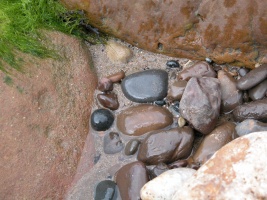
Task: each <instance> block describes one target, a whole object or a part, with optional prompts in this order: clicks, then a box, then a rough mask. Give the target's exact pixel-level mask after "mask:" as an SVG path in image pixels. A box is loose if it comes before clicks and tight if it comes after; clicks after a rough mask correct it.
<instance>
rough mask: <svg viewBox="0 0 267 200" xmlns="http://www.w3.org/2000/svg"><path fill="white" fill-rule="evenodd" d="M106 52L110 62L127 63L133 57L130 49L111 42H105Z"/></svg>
mask: <svg viewBox="0 0 267 200" xmlns="http://www.w3.org/2000/svg"><path fill="white" fill-rule="evenodd" d="M106 52H107V56H108V58H109V59H110V60H111V61H112V62H120V63H127V62H128V61H129V60H130V59H131V58H132V57H133V53H132V50H131V49H130V48H128V47H126V46H124V45H122V44H119V43H117V42H115V41H112V40H110V41H108V42H107V45H106Z"/></svg>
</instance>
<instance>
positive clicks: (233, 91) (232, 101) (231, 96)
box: [218, 70, 243, 113]
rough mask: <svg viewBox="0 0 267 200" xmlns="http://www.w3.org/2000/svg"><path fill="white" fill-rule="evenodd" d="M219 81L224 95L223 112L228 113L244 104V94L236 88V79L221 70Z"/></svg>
mask: <svg viewBox="0 0 267 200" xmlns="http://www.w3.org/2000/svg"><path fill="white" fill-rule="evenodd" d="M218 79H219V81H220V84H221V93H222V102H221V110H222V112H226V113H227V112H230V111H232V110H233V109H234V108H235V107H236V106H238V105H241V104H242V103H243V94H242V91H240V90H238V89H237V87H236V79H234V78H233V77H232V76H230V74H229V73H227V72H225V71H223V70H220V71H219V72H218Z"/></svg>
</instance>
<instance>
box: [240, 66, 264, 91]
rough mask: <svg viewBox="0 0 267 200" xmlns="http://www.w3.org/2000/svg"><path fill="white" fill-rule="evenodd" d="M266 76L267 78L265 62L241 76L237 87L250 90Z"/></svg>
mask: <svg viewBox="0 0 267 200" xmlns="http://www.w3.org/2000/svg"><path fill="white" fill-rule="evenodd" d="M266 78H267V64H263V65H261V66H259V67H258V68H255V69H253V70H251V71H250V72H249V73H247V74H246V75H245V76H243V77H241V78H240V79H239V80H238V81H237V88H238V89H240V90H248V89H250V88H252V87H254V86H256V85H258V84H259V83H260V82H262V81H263V80H264V79H266Z"/></svg>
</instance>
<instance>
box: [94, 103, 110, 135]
mask: <svg viewBox="0 0 267 200" xmlns="http://www.w3.org/2000/svg"><path fill="white" fill-rule="evenodd" d="M113 121H114V116H113V114H112V112H110V111H109V110H107V109H103V108H101V109H97V110H95V111H94V112H93V113H92V115H91V126H92V128H93V129H94V130H96V131H105V130H107V129H109V128H110V127H111V125H112V124H113Z"/></svg>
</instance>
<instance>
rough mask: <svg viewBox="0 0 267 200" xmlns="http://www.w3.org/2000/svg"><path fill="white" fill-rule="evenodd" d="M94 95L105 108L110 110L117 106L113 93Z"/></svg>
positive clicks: (115, 96)
mask: <svg viewBox="0 0 267 200" xmlns="http://www.w3.org/2000/svg"><path fill="white" fill-rule="evenodd" d="M96 97H97V100H98V101H99V103H100V104H101V105H102V106H104V107H105V108H109V109H110V110H117V109H118V108H119V101H118V97H117V95H116V94H115V93H108V94H98V95H97V96H96Z"/></svg>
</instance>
